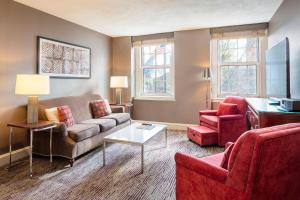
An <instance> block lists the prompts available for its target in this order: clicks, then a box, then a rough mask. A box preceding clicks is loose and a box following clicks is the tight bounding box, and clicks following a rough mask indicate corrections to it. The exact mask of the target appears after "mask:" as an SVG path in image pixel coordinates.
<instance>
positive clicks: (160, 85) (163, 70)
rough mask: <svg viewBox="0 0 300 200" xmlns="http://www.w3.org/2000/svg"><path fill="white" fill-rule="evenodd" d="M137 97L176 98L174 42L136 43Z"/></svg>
mask: <svg viewBox="0 0 300 200" xmlns="http://www.w3.org/2000/svg"><path fill="white" fill-rule="evenodd" d="M134 56H135V59H134V60H135V77H136V82H135V84H136V88H135V89H136V92H135V93H136V95H135V96H136V98H137V99H138V98H142V99H158V100H161V99H173V98H174V44H173V42H172V41H168V40H165V41H162V40H160V41H158V40H156V41H143V42H140V43H139V45H134Z"/></svg>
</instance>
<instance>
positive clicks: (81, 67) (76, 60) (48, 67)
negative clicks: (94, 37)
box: [37, 36, 91, 79]
mask: <svg viewBox="0 0 300 200" xmlns="http://www.w3.org/2000/svg"><path fill="white" fill-rule="evenodd" d="M37 40H38V42H37V46H38V47H37V58H38V61H37V73H38V74H42V75H49V76H50V77H51V78H83V79H89V78H91V48H89V47H85V46H81V45H76V44H71V43H67V42H63V41H59V40H55V39H50V38H46V37H42V36H38V37H37Z"/></svg>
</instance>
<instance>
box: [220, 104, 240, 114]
mask: <svg viewBox="0 0 300 200" xmlns="http://www.w3.org/2000/svg"><path fill="white" fill-rule="evenodd" d="M238 113H239V110H238V107H237V105H236V104H232V103H223V102H221V103H220V105H219V109H218V112H217V116H221V115H235V114H238Z"/></svg>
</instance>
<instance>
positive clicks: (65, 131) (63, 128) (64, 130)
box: [53, 122, 68, 137]
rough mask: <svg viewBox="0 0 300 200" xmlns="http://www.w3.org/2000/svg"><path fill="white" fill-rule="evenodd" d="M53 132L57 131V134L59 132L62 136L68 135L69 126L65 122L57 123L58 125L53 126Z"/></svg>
mask: <svg viewBox="0 0 300 200" xmlns="http://www.w3.org/2000/svg"><path fill="white" fill-rule="evenodd" d="M53 132H54V133H55V135H58V134H59V135H60V136H61V137H66V136H68V128H67V126H66V124H65V123H63V122H59V123H56V127H55V128H53Z"/></svg>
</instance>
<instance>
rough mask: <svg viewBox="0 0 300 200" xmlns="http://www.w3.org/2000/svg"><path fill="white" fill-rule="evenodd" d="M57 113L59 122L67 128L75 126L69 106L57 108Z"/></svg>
mask: <svg viewBox="0 0 300 200" xmlns="http://www.w3.org/2000/svg"><path fill="white" fill-rule="evenodd" d="M57 113H58V118H59V121H60V122H64V123H65V124H66V125H67V126H72V125H74V124H75V120H74V117H73V115H72V112H71V109H70V107H69V106H58V107H57Z"/></svg>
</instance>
